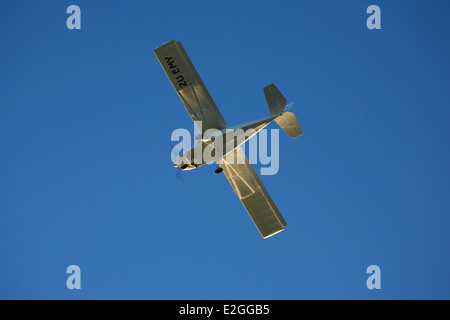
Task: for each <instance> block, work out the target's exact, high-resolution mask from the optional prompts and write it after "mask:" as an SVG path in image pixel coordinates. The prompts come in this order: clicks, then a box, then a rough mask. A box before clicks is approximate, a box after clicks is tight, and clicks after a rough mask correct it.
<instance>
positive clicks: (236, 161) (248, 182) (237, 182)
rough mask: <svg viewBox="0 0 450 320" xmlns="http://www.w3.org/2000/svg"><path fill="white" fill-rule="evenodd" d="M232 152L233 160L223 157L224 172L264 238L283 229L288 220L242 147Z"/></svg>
mask: <svg viewBox="0 0 450 320" xmlns="http://www.w3.org/2000/svg"><path fill="white" fill-rule="evenodd" d="M230 153H232V154H231V156H232V157H230V158H231V159H232V160H233V161H231V159H230V161H229V162H227V156H228V155H227V156H224V157H223V159H222V160H223V162H222V165H221V166H222V168H223V172H224V173H225V176H226V177H227V179H228V181H229V182H230V184H231V186H232V187H233V189H234V191H235V192H236V194H237V195H238V197H239V199H240V200H241V202H242V204H243V205H244V207H245V209H246V210H247V212H248V214H249V215H250V217H251V218H252V220H253V222H254V224H255V225H256V227H257V228H258V230H259V232H260V233H261V235H262V236H263V238H268V237H270V236H272V235H274V234H276V233H278V232H280V231H283V230H284V227H285V226H286V221H285V220H284V219H283V217H282V216H281V213H280V211H278V208H277V207H276V206H275V203H273V200H272V198H271V197H270V195H269V194H268V193H267V190H266V188H264V185H263V184H262V182H261V180H260V179H259V177H258V175H257V174H256V172H255V169H253V167H252V165H251V164H250V163H249V161H248V159H247V157H246V156H245V153H244V151H243V150H242V148H241V147H237V148H236V149H234V150H233V151H231V152H230ZM230 162H232V164H231V163H230Z"/></svg>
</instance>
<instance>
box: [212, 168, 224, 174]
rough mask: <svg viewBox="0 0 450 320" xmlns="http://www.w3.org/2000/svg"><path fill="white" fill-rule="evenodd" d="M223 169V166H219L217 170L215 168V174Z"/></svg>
mask: <svg viewBox="0 0 450 320" xmlns="http://www.w3.org/2000/svg"><path fill="white" fill-rule="evenodd" d="M222 171H223V168H221V167H218V168H217V169H216V170H214V173H215V174H219V173H221V172H222Z"/></svg>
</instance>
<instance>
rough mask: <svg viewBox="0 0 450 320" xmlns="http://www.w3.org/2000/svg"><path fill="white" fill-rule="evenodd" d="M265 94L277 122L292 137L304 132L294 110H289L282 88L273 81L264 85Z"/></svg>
mask: <svg viewBox="0 0 450 320" xmlns="http://www.w3.org/2000/svg"><path fill="white" fill-rule="evenodd" d="M264 95H265V96H266V101H267V105H268V106H269V110H270V114H271V115H273V116H275V115H277V114H279V116H278V117H277V118H275V122H276V123H278V125H279V126H280V127H281V129H283V130H284V132H286V133H287V135H288V136H289V137H291V138H297V137H299V136H301V135H302V134H303V132H302V129H301V128H300V124H299V123H298V120H297V117H296V116H295V114H293V113H292V112H287V110H286V109H288V108H286V103H287V100H286V98H285V97H284V96H283V95H282V94H281V92H280V90H278V88H277V87H276V86H275V85H274V84H273V83H272V84H269V85H268V86H267V87H264Z"/></svg>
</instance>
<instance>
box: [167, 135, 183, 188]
mask: <svg viewBox="0 0 450 320" xmlns="http://www.w3.org/2000/svg"><path fill="white" fill-rule="evenodd" d="M170 150H171V151H170V152H171V154H170V156H171V159H172V162H173V163H177V162H178V159H179V158H180V150H179V149H178V148H177V147H176V146H175V145H174V144H173V143H171V144H170ZM175 178H176V179H177V181H178V183H180V184H182V183H184V177H183V173H182V170H181V169H180V168H177V171H176V174H175Z"/></svg>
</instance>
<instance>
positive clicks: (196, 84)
mask: <svg viewBox="0 0 450 320" xmlns="http://www.w3.org/2000/svg"><path fill="white" fill-rule="evenodd" d="M153 52H154V53H155V55H156V57H157V58H158V60H159V63H161V66H162V67H163V69H164V71H165V73H166V74H167V77H169V80H170V82H171V83H172V85H173V87H174V88H175V91H176V92H177V94H178V96H179V97H180V99H181V101H182V102H183V104H184V106H185V107H186V109H187V111H188V112H189V115H190V116H191V118H192V120H193V121H202V128H199V127H198V126H197V129H199V131H200V132H201V133H202V134H203V133H204V132H205V131H206V130H207V129H211V128H215V129H219V130H220V129H223V128H225V126H226V122H225V120H224V119H223V117H222V115H221V114H220V111H219V109H217V106H216V104H215V103H214V101H213V99H212V98H211V96H210V95H209V92H208V90H206V87H205V85H204V84H203V81H202V79H201V78H200V76H199V75H198V73H197V70H195V67H194V65H193V64H192V62H191V59H189V56H188V55H187V53H186V51H185V50H184V48H183V46H182V45H181V42H176V41H175V40H172V41H169V42H167V43H165V44H163V45H161V46H159V47H158V48H156V49H155V50H153Z"/></svg>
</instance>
